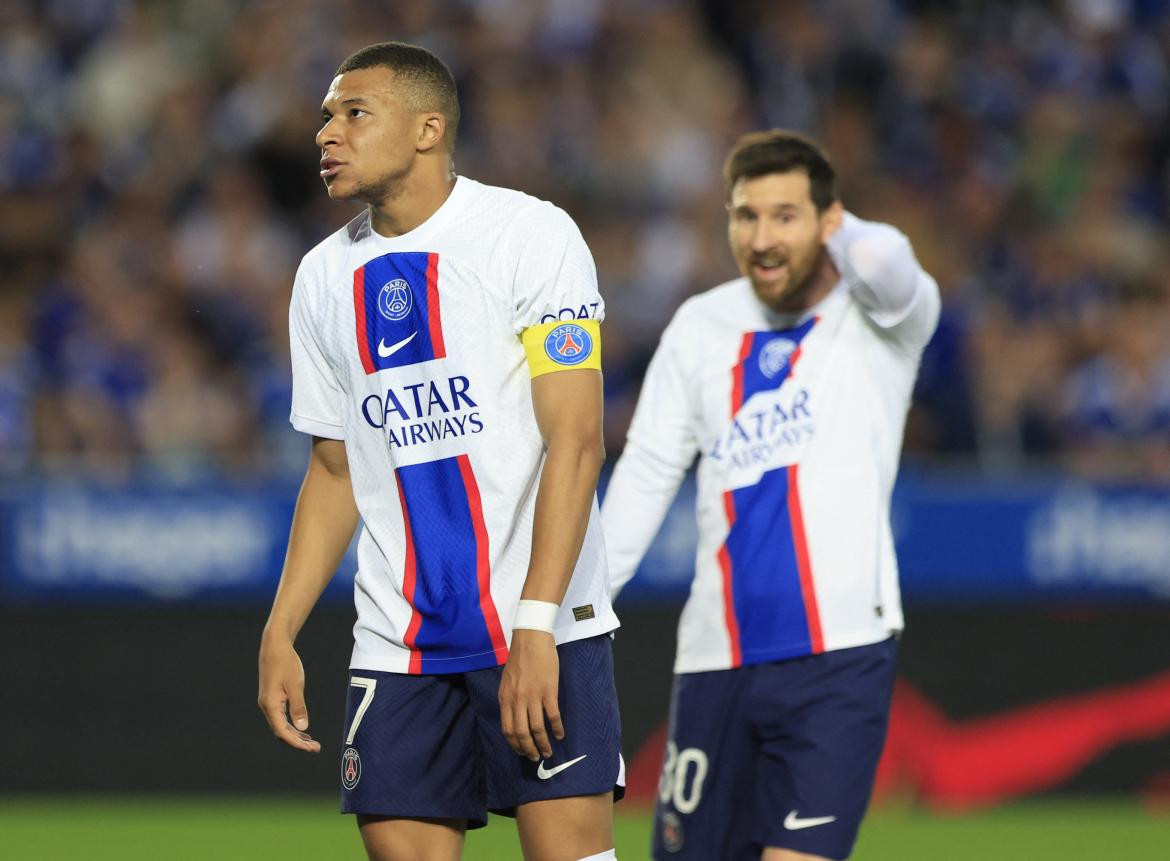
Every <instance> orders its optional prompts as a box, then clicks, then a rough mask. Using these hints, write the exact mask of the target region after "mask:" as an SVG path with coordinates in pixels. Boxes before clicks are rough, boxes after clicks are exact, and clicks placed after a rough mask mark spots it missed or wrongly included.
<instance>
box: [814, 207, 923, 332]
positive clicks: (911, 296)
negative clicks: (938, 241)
mask: <svg viewBox="0 0 1170 861" xmlns="http://www.w3.org/2000/svg"><path fill="white" fill-rule="evenodd" d="M828 250H829V255H830V256H831V257H832V259H833V263H834V264H835V265H836V267H837V270H838V271H839V272H840V273H841V277H842V278H844V279H845V283H846V284H847V285H848V286H849V291H850V293H852V295H853V297H854V298H855V299H856V300H857V302H858V304H859V305H861V307H862V308H864V309H865V312H866V314H867V315H868V316H869V318H870V319H871V320H872V321H873V322H874V324H876V325H877V326H878V327H879V328H881V329H884V330H887V331H888V332H889V333H890V334H891V335H894V336H900V337H902V338H904V339H905V340H907V341H910V342H914V343H915V344H917V345H918V346H921V345H922V344H925V343H926V341H927V340H929V338H930V335H931V333H933V331H934V325H935V323H936V322H937V319H938V284H936V283H935V281H934V279H933V278H931V277H930V275H928V274H927V273H926V271H925V270H923V268H922V266H921V265H919V263H918V259H917V258H916V257H915V256H914V249H913V248H912V247H911V245H910V240H909V239H907V238H906V235H905V234H904V233H902V232H901V231H900V230H898V229H897V228H895V227H892V226H891V225H889V224H882V223H880V222H874V221H863V220H862V219H860V218H858V217H857V216H855V215H853V214H852V213H845V218H844V221H843V222H842V224H841V227H840V228H839V229H838V230H837V232H836V233H834V234H833V236H832V237H831V238H830V239H829V242H828Z"/></svg>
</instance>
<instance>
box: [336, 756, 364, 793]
mask: <svg viewBox="0 0 1170 861" xmlns="http://www.w3.org/2000/svg"><path fill="white" fill-rule="evenodd" d="M361 779H362V758H361V757H360V756H359V755H358V752H357V751H356V750H354V749H353V748H352V747H347V748H346V749H345V753H343V754H342V755H341V785H342V786H344V787H345V788H346V789H353V788H354V787H355V786H357V785H358V781H359V780H361Z"/></svg>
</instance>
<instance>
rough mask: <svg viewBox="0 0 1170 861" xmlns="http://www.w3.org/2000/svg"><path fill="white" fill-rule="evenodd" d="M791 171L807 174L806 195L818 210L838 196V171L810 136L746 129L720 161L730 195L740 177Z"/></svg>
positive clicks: (745, 177)
mask: <svg viewBox="0 0 1170 861" xmlns="http://www.w3.org/2000/svg"><path fill="white" fill-rule="evenodd" d="M794 170H803V171H804V172H805V173H807V174H808V181H809V186H810V189H809V194H810V196H811V197H812V202H813V205H814V206H816V208H817V212H824V211H825V210H826V209H827V208H828V207H829V206H830V205H831V204H832V203H833V201H835V200H836V199H837V173H836V171H834V170H833V165H832V164H831V163H830V162H829V157H828V155H827V154H826V153H825V151H824V150H823V149H821V147H820V146H819V145H818V144H817V143H816V142H815V141H813V140H812V139H811V138H807V137H805V136H804V135H802V134H799V133H797V132H790V131H787V130H785V129H771V130H770V131H765V132H749V133H748V134H746V135H744V136H743V137H741V138H740V139H739V140H738V141H736V142H735V146H733V147H732V148H731V152H730V153H728V154H727V161H725V162H724V163H723V180H724V182H725V183H726V185H727V194H728V197H730V196H731V189H732V188H733V187H734V186H735V184H736V183H737V182H739V181H740V180H741V179H755V178H756V177H759V176H767V175H768V174H770V173H789V172H790V171H794Z"/></svg>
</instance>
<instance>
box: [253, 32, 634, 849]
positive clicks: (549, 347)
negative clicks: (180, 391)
mask: <svg viewBox="0 0 1170 861" xmlns="http://www.w3.org/2000/svg"><path fill="white" fill-rule="evenodd" d="M322 120H323V123H324V124H323V126H322V128H321V130H320V131H319V132H318V133H317V145H318V147H319V148H320V151H321V177H322V178H323V179H324V182H325V185H326V187H327V188H328V190H329V196H330V197H331V198H332V199H334V200H346V201H350V200H355V201H361V202H363V203H365V204H366V209H365V211H363V212H362V214H361V215H359V216H358V217H356V218H355V219H354V220H353V221H351V222H350V223H349V224H348V225H346V226H345V227H344V228H343V229H341V230H339V231H338V232H337V233H335V234H333V235H332V236H330V237H328V238H327V239H326V240H325V241H324V242H322V243H321V244H320V245H318V246H317V247H316V248H314V249H313V250H312V251H310V252H309V253H308V254H307V255H306V256H305V258H304V260H303V261H302V263H301V266H300V269H299V270H298V272H297V277H296V282H295V284H294V287H293V296H292V307H291V311H290V324H289V325H290V340H291V347H292V363H293V403H292V424H293V426H294V427H296V428H297V429H298V430H300V431H303V432H305V433H307V434H310V435H311V436H312V449H311V454H310V457H309V464H308V469H307V471H306V475H305V479H304V483H303V485H302V487H301V492H300V496H299V498H298V501H297V507H296V512H295V514H294V516H293V523H292V529H291V533H290V536H289V546H288V554H287V558H286V561H285V566H284V571H283V573H282V575H281V581H280V586H279V588H278V589H277V593H276V598H275V601H274V603H273V607H272V612H271V615H270V617H269V619H268V623H267V625H266V626H265V629H264V635H263V639H262V643H261V648H260V695H259V703H260V707H261V709H262V710H263V712H264V715H265V717H266V718H267V720H268V722H269V724H270V726H271V727H272V730H273V732H274V733H275V734H276V736H277V738H279V739H281V740H282V741H284V742H286V743H287V744H289V745H291V746H292V747H294V748H296V749H298V750H303V751H319V750H320V749H321V746H320V744H319V743H318V742H317V741H315V740H314V739H313V738H311V737H310V736H309V734H308V733H307V730H308V727H309V715H308V710H307V708H306V703H305V697H304V672H303V670H302V667H301V662H300V659H299V657H298V656H297V653H296V651H295V649H294V641H295V638H296V635H297V633H298V631H299V630H300V628H301V626H302V625H303V624H304V622H305V620H306V618H307V617H308V615H309V612H310V611H311V609H312V607H313V606H314V604H315V603H316V601H317V599H318V598H319V597H320V594H321V592H322V590H323V589H324V587H325V585H326V584H327V582H328V581H329V579H330V577H331V575H332V573H333V572H334V571H335V570H336V568H337V565H338V563H339V562H340V560H341V558H342V556H343V555H344V552H345V549H346V547H347V545H348V544H349V541H350V538H351V537H352V535H353V532H354V529H355V528H356V527H357V525H358V521H359V518H360V520H361V522H362V524H363V527H364V528H363V531H362V534H361V538H360V540H359V543H358V573H357V580H356V583H355V587H354V599H355V602H356V605H357V624H356V625H355V626H354V649H353V657H352V661H351V664H350V678H349V695H348V700H347V708H346V718H345V725H344V727H343V728H342V745H341V756H340V762H339V768H340V773H341V783H342V810H343V811H345V812H349V813H355V814H357V822H358V825H359V828H360V831H361V836H362V840H363V842H364V843H365V846H366V850H367V852H368V854H369V857H370V858H375V859H401V858H409V859H427V861H432V859H433V861H447V859H456V858H459V857H460V855H461V853H462V848H463V843H464V835H465V832H466V830H467V829H468V828H476V827H479V826H482V825H484V824H485V822H486V818H487V812H488V811H489V810H492V811H496V812H501V813H507V814H510V815H515V817H516V819H517V821H518V827H519V831H520V840H521V844H522V846H523V849H524V854H525V857H526V858H529V859H550V861H557V859H573V861H575V859H582V858H588V859H609V858H614V857H616V856H615V855H614V851H613V845H614V844H613V834H612V831H613V822H612V814H613V800H614V796H615V794H617V793H619V792H620V789H619V787H620V784H621V783H623V782H624V775H623V774H622V771H623V766H622V763H621V755H620V751H619V736H620V727H619V721H618V712H617V697H616V693H615V690H614V684H613V669H612V657H611V654H610V639H611V638H610V632H611V631H612V630H613V629H614V628H616V627H617V625H618V622H617V618H616V617H615V616H614V613H613V610H612V609H611V607H610V601H609V583H608V576H607V570H606V560H605V553H604V548H603V546H602V542H601V534H600V522H599V518H600V515H599V512H598V509H597V502H596V496H595V487H596V480H597V473H598V469H599V467H600V464H601V460H602V457H603V450H602V434H601V413H602V394H601V371H600V367H601V366H600V351H601V340H600V333H599V322H600V320H601V318H602V316H603V311H604V306H603V304H602V301H601V297H600V296H599V295H598V292H597V276H596V271H595V268H594V265H593V260H592V257H591V256H590V254H589V250H588V249H587V248H586V246H585V243H584V241H583V240H582V238H581V234H580V232H579V231H578V230H577V227H576V225H575V224H574V223H573V222H572V220H571V219H570V218H569V217H568V216H567V215H566V214H565V213H564V212H563V211H562V210H560V209H558V208H556V207H555V206H553V205H552V204H549V203H546V202H544V201H541V200H537V199H535V198H532V197H529V196H527V195H525V194H522V193H520V192H516V191H510V190H506V189H502V188H493V187H490V186H487V185H482V184H480V183H477V182H475V181H473V180H471V179H468V178H466V177H461V176H460V177H457V176H455V174H454V172H453V169H452V157H451V153H452V148H453V145H454V142H455V132H456V126H457V124H458V120H459V105H458V101H457V99H456V91H455V82H454V80H453V78H452V76H451V73H450V71H449V70H448V69H447V67H446V66H445V65H444V64H443V63H442V62H441V61H440V60H439V59H438V58H436V57H435V56H434V55H432V54H431V53H429V52H428V51H426V50H424V49H422V48H419V47H416V46H412V45H407V44H402V43H393V42H391V43H383V44H378V45H372V46H370V47H368V48H364V49H362V50H361V51H358V52H357V53H355V54H354V55H353V56H351V57H349V58H348V59H347V60H346V61H345V62H344V63H343V64H342V65H341V67H340V68H339V69H338V70H337V76H336V77H335V78H334V79H333V82H332V84H331V85H330V87H329V90H328V92H327V93H326V94H325V100H324V102H323V104H322Z"/></svg>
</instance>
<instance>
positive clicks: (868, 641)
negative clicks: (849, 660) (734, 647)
mask: <svg viewBox="0 0 1170 861" xmlns="http://www.w3.org/2000/svg"><path fill="white" fill-rule="evenodd" d="M901 630H902V629H901V627H900V626H899V627H896V628H895V627H889V628H883V629H882V630H881V631H870V632H868V633H865V634H852V635H850V636H848V637H834V638H833V640H832V642H831V643H829V642H826V643H825V649H824V651H823V652H813V651H812V650H811V649H809V648H807V647H805V648H801V649H798V650H796V651H793V650H792V649H791V648H789V649H767V650H763V651H760V652H756V653H751V652H744V654H743V663H742V664H741V666H744V667H748V666H752V665H753V664H767V663H771V662H773V661H788V660H792V659H793V658H805V657H808V656H809V655H813V654H817V655H823V654H824V653H825V652H836V651H839V650H841V649H852V648H855V647H857V646H870V645H873V644H874V643H881V642H884V641H885V640H888V639H889V638H890V637H891V636H893V635H894V634H897V633H898V632H899V631H901ZM733 669H736V667H733V666H732V665H731V662H730V661H729V660H728V659H727V658H724V657H720V658H718V659H717V660H716V659H711V658H709V657H706V658H701V659H695V660H683V659H682V658H681V657H680V658H679V659H678V660H677V661H675V664H674V674H675V675H676V676H682V675H686V674H688V673H709V672H712V671H715V670H733Z"/></svg>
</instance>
